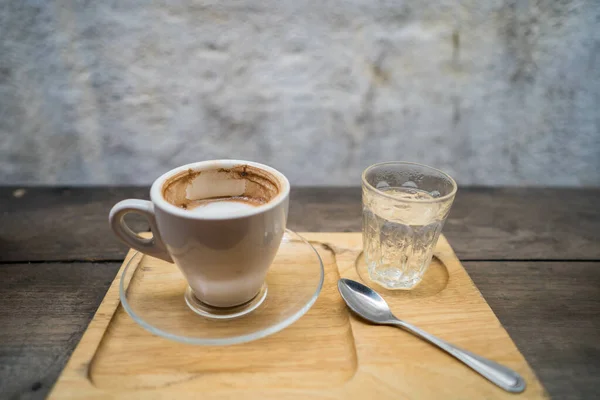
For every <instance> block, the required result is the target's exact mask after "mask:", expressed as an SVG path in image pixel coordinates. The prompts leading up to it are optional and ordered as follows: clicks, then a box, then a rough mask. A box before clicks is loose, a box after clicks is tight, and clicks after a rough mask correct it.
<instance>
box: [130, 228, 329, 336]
mask: <svg viewBox="0 0 600 400" xmlns="http://www.w3.org/2000/svg"><path fill="white" fill-rule="evenodd" d="M323 278H324V270H323V262H322V260H321V257H320V256H319V254H318V253H317V251H316V250H315V249H314V247H313V246H312V245H311V244H310V243H309V242H308V241H306V240H305V239H304V238H303V237H301V236H300V235H298V234H297V233H295V232H292V231H291V230H289V229H288V230H286V232H285V234H284V236H283V239H282V241H281V246H280V247H279V250H278V252H277V255H276V256H275V260H274V261H273V264H271V267H270V268H269V272H268V273H267V278H266V281H265V284H266V287H265V288H264V290H265V292H266V296H265V297H264V298H263V299H262V300H261V302H260V303H259V304H258V305H257V306H255V307H254V309H253V310H252V311H251V312H250V313H247V314H244V315H242V316H240V317H237V318H234V319H214V318H207V317H204V316H202V315H200V314H199V313H198V312H197V311H193V310H192V308H190V307H191V306H189V305H188V302H189V292H188V297H187V298H186V296H185V293H186V291H187V289H188V285H187V282H186V281H185V278H184V277H183V275H182V274H181V272H180V271H179V269H178V268H177V266H176V265H174V264H171V263H168V262H166V261H162V260H159V259H157V258H154V257H151V256H147V255H145V254H143V253H139V252H137V253H135V254H134V256H133V257H132V258H131V259H130V260H129V262H128V263H127V265H126V266H125V269H124V270H123V274H122V275H121V282H120V286H119V292H120V297H121V304H122V305H123V308H124V309H125V311H126V312H127V313H128V314H129V315H130V316H131V318H133V320H134V321H135V322H137V323H138V324H139V325H140V326H142V327H143V328H144V329H146V330H148V331H150V332H151V333H153V334H155V335H158V336H162V337H164V338H167V339H171V340H175V341H178V342H182V343H188V344H198V345H229V344H236V343H244V342H250V341H253V340H256V339H260V338H263V337H265V336H268V335H270V334H273V333H275V332H278V331H280V330H282V329H284V328H286V327H287V326H289V325H291V324H292V323H294V322H295V321H297V320H298V319H299V318H300V317H302V316H303V315H304V314H305V313H306V312H307V311H308V310H309V309H310V307H312V305H313V304H314V303H315V301H316V300H317V297H318V296H319V293H320V292H321V288H322V287H323Z"/></svg>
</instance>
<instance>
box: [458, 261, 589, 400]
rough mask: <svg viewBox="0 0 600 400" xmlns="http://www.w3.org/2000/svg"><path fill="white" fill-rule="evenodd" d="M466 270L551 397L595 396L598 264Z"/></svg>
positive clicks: (484, 265)
mask: <svg viewBox="0 0 600 400" xmlns="http://www.w3.org/2000/svg"><path fill="white" fill-rule="evenodd" d="M464 265H465V268H466V269H467V271H468V272H469V274H470V275H471V277H472V278H473V280H474V281H475V283H476V284H477V287H478V288H479V289H480V290H481V292H482V293H483V294H484V296H485V298H486V300H487V301H488V303H489V304H490V306H491V307H492V309H493V310H494V311H495V313H496V315H497V316H498V318H499V319H500V320H501V321H502V323H503V325H504V327H505V328H506V329H507V330H508V332H509V333H510V334H511V336H512V337H513V339H514V341H515V342H516V344H517V346H518V347H519V349H520V350H521V352H522V353H523V354H524V355H525V357H526V358H527V360H528V361H529V363H530V364H531V366H532V367H533V369H534V370H535V371H536V372H537V374H538V376H539V377H540V379H541V381H542V382H543V383H544V386H545V387H546V389H547V390H548V392H549V393H550V394H551V395H552V398H554V399H592V398H597V397H598V388H599V384H600V380H599V377H600V263H597V262H570V263H567V262H527V263H520V262H519V263H516V262H466V263H464Z"/></svg>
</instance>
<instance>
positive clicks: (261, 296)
mask: <svg viewBox="0 0 600 400" xmlns="http://www.w3.org/2000/svg"><path fill="white" fill-rule="evenodd" d="M184 298H185V302H186V304H187V305H188V307H189V308H190V309H191V310H192V311H193V312H195V313H196V314H198V315H201V316H203V317H205V318H211V319H233V318H239V317H241V316H244V315H246V314H249V313H251V312H252V311H254V310H256V309H257V308H258V307H259V306H260V305H261V304H262V303H263V301H265V299H266V298H267V284H266V283H263V285H262V286H261V288H260V290H259V291H258V293H257V294H256V296H254V297H253V298H252V299H251V300H249V301H247V302H245V303H243V304H240V305H238V306H233V307H215V306H211V305H208V304H206V303H204V302H202V301H200V300H198V298H197V297H196V296H195V295H194V292H193V291H192V288H191V287H189V286H188V287H187V289H186V290H185V294H184Z"/></svg>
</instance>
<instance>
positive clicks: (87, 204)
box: [0, 187, 600, 262]
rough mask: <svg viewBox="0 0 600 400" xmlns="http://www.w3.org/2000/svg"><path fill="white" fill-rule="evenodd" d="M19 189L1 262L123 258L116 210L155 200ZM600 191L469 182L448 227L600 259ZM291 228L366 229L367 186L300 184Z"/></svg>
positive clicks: (533, 253)
mask: <svg viewBox="0 0 600 400" xmlns="http://www.w3.org/2000/svg"><path fill="white" fill-rule="evenodd" d="M16 190H18V188H16V187H4V188H0V248H2V249H3V251H2V253H0V262H21V261H23V262H25V261H56V260H58V261H65V260H88V261H89V260H122V259H123V257H124V256H125V253H126V251H127V249H126V247H125V246H123V245H121V244H120V243H119V242H118V241H117V240H116V239H115V237H114V236H113V234H112V233H111V232H110V230H109V228H108V223H107V218H108V217H107V216H108V212H109V210H110V208H111V207H112V206H113V205H114V204H115V203H117V202H118V201H119V200H122V199H125V198H131V197H135V198H142V199H147V198H148V189H147V188H132V187H122V188H102V187H94V188H63V189H61V188H25V192H24V193H22V192H16ZM15 194H20V195H19V196H18V197H17V196H15ZM599 197H600V190H599V189H585V190H583V189H581V190H580V189H518V188H504V189H502V188H501V189H491V188H461V189H459V192H458V194H457V197H456V201H455V204H454V206H453V208H452V211H451V212H450V217H449V218H448V221H447V222H446V225H445V227H444V233H445V234H446V236H447V237H448V239H449V240H450V242H451V243H452V245H453V247H454V249H455V251H456V253H457V255H458V256H459V258H460V259H462V260H496V259H498V260H506V259H513V260H559V259H564V260H595V259H600V246H598V245H597V244H598V243H599V242H600V208H599V207H596V205H595V204H596V199H597V198H599ZM288 226H289V228H291V229H293V230H295V231H312V232H323V231H328V232H352V231H354V232H357V231H360V229H361V198H360V190H359V189H358V188H293V189H292V192H291V202H290V217H289V224H288ZM134 228H135V229H137V230H140V231H145V230H147V229H148V225H147V223H146V222H145V221H143V220H137V221H136V223H135V224H134Z"/></svg>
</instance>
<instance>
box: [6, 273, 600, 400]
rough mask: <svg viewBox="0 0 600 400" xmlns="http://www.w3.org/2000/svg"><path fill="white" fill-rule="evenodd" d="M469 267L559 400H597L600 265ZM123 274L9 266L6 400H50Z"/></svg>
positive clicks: (473, 276)
mask: <svg viewBox="0 0 600 400" xmlns="http://www.w3.org/2000/svg"><path fill="white" fill-rule="evenodd" d="M464 265H465V268H466V269H467V270H468V272H469V274H470V275H471V277H472V278H473V280H474V282H475V284H476V285H477V286H478V288H479V289H480V291H481V293H482V294H483V296H484V297H485V299H486V300H487V301H488V303H489V304H490V306H491V307H492V309H493V310H494V312H495V313H496V315H497V316H498V318H499V319H500V321H501V322H502V324H503V325H504V327H505V328H506V329H507V331H508V333H509V334H510V335H511V337H512V338H513V340H514V341H515V343H516V344H517V346H518V348H519V349H520V350H521V352H522V353H523V354H524V355H525V357H526V359H527V360H528V362H529V363H530V364H531V366H532V367H533V369H534V371H535V372H536V374H537V375H538V377H539V378H540V380H541V382H542V383H543V384H544V386H545V387H546V389H547V390H548V392H549V394H550V395H551V397H552V398H554V399H590V398H595V397H596V394H597V392H598V376H600V356H599V352H600V350H599V349H598V346H599V343H600V337H599V336H600V334H598V332H600V329H599V327H598V325H600V316H598V310H600V306H598V304H597V302H598V301H599V299H600V295H598V293H597V291H598V290H600V289H599V288H600V282H599V281H600V262H498V263H496V262H465V263H464ZM118 266H119V265H118V264H112V263H111V264H91V263H75V264H70V263H67V264H65V263H49V264H15V265H2V266H0V316H1V317H0V398H26V399H28V398H31V399H43V398H45V396H46V394H47V393H48V391H49V390H50V388H51V387H52V385H53V384H54V382H55V380H56V378H57V377H58V375H59V374H60V371H61V370H62V368H63V367H64V364H65V363H66V361H67V359H68V357H69V355H70V354H71V352H72V351H73V349H74V348H75V346H76V345H77V343H78V341H79V338H80V337H81V335H82V333H83V331H84V330H85V329H86V326H87V325H88V323H89V321H90V320H91V318H92V314H93V312H94V310H95V309H96V308H97V306H98V304H99V303H100V300H101V299H102V297H103V296H104V294H105V292H106V288H107V287H108V285H109V284H110V281H111V280H112V279H113V278H114V276H115V273H116V271H117V269H118ZM98 274H101V275H100V276H99V275H98ZM505 283H506V284H505ZM32 293H33V294H32ZM74 293H77V295H74ZM32 296H33V297H32ZM39 299H44V302H45V303H44V305H43V306H42V305H41V304H42V303H41V302H40V301H39ZM555 304H558V305H559V306H558V307H557V306H555ZM399 314H400V313H399ZM42 317H43V318H44V319H45V321H51V327H52V328H51V334H48V331H49V330H48V328H47V326H48V324H46V323H44V324H41V323H38V320H39V319H40V318H42Z"/></svg>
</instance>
